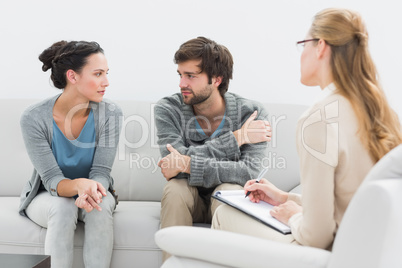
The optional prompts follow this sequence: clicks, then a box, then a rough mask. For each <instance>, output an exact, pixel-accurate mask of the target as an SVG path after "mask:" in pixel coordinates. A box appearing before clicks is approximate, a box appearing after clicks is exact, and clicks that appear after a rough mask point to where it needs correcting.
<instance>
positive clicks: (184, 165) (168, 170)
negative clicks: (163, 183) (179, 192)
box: [158, 144, 191, 181]
mask: <svg viewBox="0 0 402 268" xmlns="http://www.w3.org/2000/svg"><path fill="white" fill-rule="evenodd" d="M166 148H167V149H168V150H169V152H170V154H168V155H167V156H165V157H164V158H162V159H161V160H160V161H159V162H158V166H159V167H160V168H161V172H162V174H163V176H164V177H165V178H166V180H167V181H169V180H170V179H171V178H173V177H175V176H176V175H177V174H179V173H180V172H185V173H188V174H190V169H191V157H189V156H187V155H182V154H180V153H179V152H178V151H177V150H176V149H175V148H173V146H172V145H170V144H168V145H166Z"/></svg>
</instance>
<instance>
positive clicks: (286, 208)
mask: <svg viewBox="0 0 402 268" xmlns="http://www.w3.org/2000/svg"><path fill="white" fill-rule="evenodd" d="M255 181H256V180H249V181H248V182H247V183H246V184H245V185H244V191H245V193H247V192H248V191H250V192H251V193H250V195H249V199H250V200H251V201H252V202H255V203H258V202H260V201H264V202H267V203H269V204H271V205H274V206H275V207H274V208H273V209H272V210H271V215H272V217H274V218H276V219H277V220H279V221H280V222H282V223H284V224H288V222H289V219H290V218H291V217H292V216H293V215H294V214H296V213H299V212H301V211H302V207H301V206H300V205H298V204H297V203H296V202H294V201H288V200H287V199H288V193H286V192H284V191H282V190H280V189H278V188H277V187H276V186H275V185H273V184H272V183H271V182H269V181H268V180H266V179H261V180H260V182H259V183H255Z"/></svg>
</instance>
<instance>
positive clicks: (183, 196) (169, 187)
mask: <svg viewBox="0 0 402 268" xmlns="http://www.w3.org/2000/svg"><path fill="white" fill-rule="evenodd" d="M189 187H190V186H188V183H187V180H185V179H172V180H170V181H169V182H168V183H167V184H166V185H165V188H164V189H163V196H162V203H167V202H169V203H170V202H172V203H175V204H180V203H183V202H184V203H187V202H190V201H191V200H193V199H194V198H193V197H192V196H193V195H192V194H191V191H190V189H189Z"/></svg>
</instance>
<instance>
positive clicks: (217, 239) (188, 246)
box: [155, 226, 331, 268]
mask: <svg viewBox="0 0 402 268" xmlns="http://www.w3.org/2000/svg"><path fill="white" fill-rule="evenodd" d="M155 241H156V244H157V245H158V246H159V247H160V248H161V249H162V250H164V251H167V252H169V253H170V254H172V255H173V256H175V258H177V257H179V258H180V257H181V258H183V259H186V258H191V259H196V260H201V261H205V262H206V263H214V264H218V265H223V266H230V267H289V268H294V267H299V268H300V267H306V268H307V267H308V268H312V267H326V266H327V264H328V261H329V257H330V255H331V253H330V252H329V251H326V250H322V249H317V248H311V247H303V246H298V245H290V244H285V243H279V242H275V241H271V240H267V239H261V238H257V237H252V236H246V235H242V234H236V233H231V232H226V231H219V230H213V229H207V228H197V227H187V226H175V227H169V228H164V229H161V230H159V231H158V232H157V233H156V234H155ZM176 261H177V259H176Z"/></svg>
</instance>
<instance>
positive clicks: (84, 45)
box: [39, 41, 103, 89]
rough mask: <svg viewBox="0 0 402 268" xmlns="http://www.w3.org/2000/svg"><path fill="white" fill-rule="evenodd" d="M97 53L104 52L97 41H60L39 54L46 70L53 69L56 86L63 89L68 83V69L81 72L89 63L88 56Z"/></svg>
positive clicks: (51, 76) (52, 76)
mask: <svg viewBox="0 0 402 268" xmlns="http://www.w3.org/2000/svg"><path fill="white" fill-rule="evenodd" d="M96 53H103V49H102V48H101V47H100V46H99V44H98V43H96V42H86V41H79V42H77V41H71V42H67V41H59V42H56V43H54V44H53V45H51V46H50V47H49V48H47V49H45V50H44V51H43V52H42V53H41V54H40V55H39V60H40V61H41V62H42V63H43V66H42V70H43V71H44V72H46V71H47V70H49V69H52V74H51V75H50V78H51V79H52V81H53V84H54V86H55V87H56V88H59V89H63V88H65V87H66V85H67V80H66V73H67V71H68V70H73V71H75V72H77V73H79V72H80V71H81V70H82V68H83V67H84V66H85V64H86V63H87V59H88V57H89V56H90V55H92V54H96Z"/></svg>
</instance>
